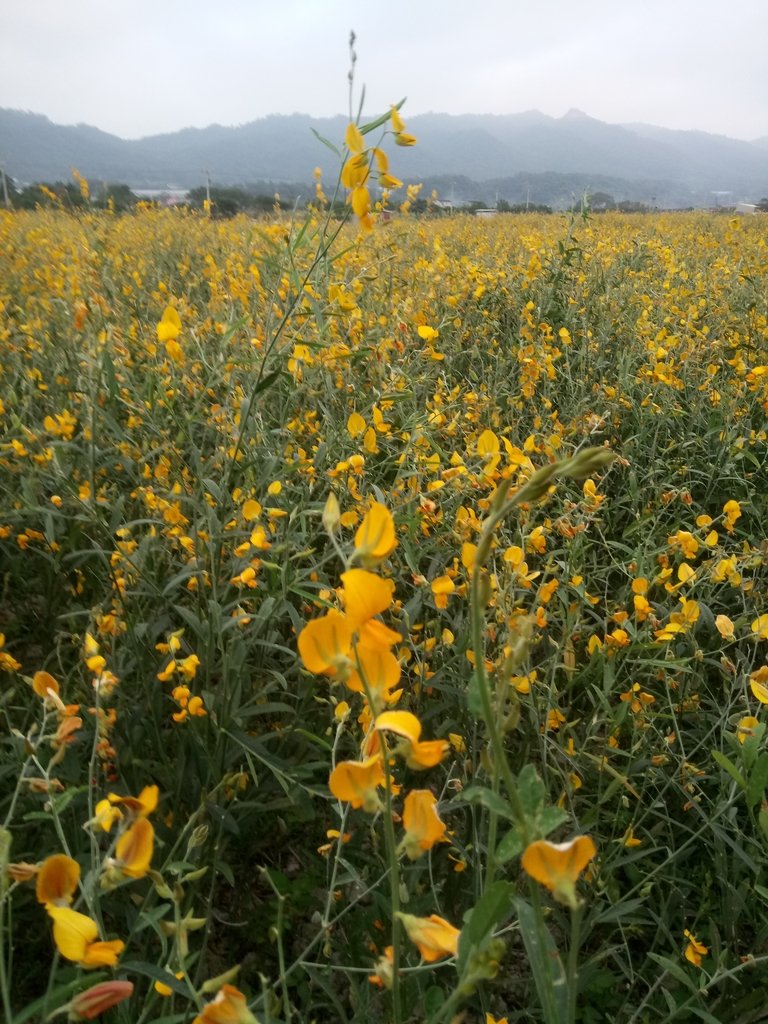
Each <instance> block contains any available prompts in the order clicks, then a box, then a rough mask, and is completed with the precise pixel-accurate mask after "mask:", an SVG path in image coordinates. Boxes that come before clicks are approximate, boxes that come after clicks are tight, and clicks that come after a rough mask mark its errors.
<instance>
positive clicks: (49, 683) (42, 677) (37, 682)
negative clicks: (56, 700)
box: [32, 672, 59, 699]
mask: <svg viewBox="0 0 768 1024" xmlns="http://www.w3.org/2000/svg"><path fill="white" fill-rule="evenodd" d="M32 689H33V690H34V691H35V693H36V694H37V696H38V697H42V698H43V699H45V698H46V697H47V696H48V695H49V694H48V691H49V690H50V691H51V692H52V693H54V694H58V692H59V684H58V683H57V682H56V680H55V679H54V678H53V676H52V675H51V674H50V672H35V674H34V675H33V676H32Z"/></svg>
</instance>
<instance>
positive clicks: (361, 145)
mask: <svg viewBox="0 0 768 1024" xmlns="http://www.w3.org/2000/svg"><path fill="white" fill-rule="evenodd" d="M344 143H345V145H346V147H347V149H348V150H350V152H352V153H362V152H363V150H364V149H365V139H364V138H363V135H362V133H361V131H360V129H359V128H358V127H357V125H356V124H353V122H351V121H350V123H349V124H348V125H347V130H346V132H345V133H344Z"/></svg>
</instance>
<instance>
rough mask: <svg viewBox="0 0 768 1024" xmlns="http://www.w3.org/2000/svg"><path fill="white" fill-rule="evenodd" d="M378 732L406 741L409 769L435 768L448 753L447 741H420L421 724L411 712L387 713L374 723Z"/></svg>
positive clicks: (406, 758)
mask: <svg viewBox="0 0 768 1024" xmlns="http://www.w3.org/2000/svg"><path fill="white" fill-rule="evenodd" d="M374 728H375V729H376V730H377V731H378V732H393V733H395V735H396V736H401V737H402V738H403V739H404V740H405V744H404V747H405V750H404V754H405V762H406V764H407V765H408V767H409V768H417V769H418V768H434V766H435V765H436V764H440V762H441V761H442V760H443V758H444V757H445V755H446V754H447V753H448V744H447V743H446V741H445V740H429V741H424V742H422V741H420V740H419V736H421V722H420V721H419V720H418V718H417V717H416V715H413V714H411V712H410V711H385V712H383V713H382V714H381V715H379V716H378V718H377V719H376V721H375V723H374Z"/></svg>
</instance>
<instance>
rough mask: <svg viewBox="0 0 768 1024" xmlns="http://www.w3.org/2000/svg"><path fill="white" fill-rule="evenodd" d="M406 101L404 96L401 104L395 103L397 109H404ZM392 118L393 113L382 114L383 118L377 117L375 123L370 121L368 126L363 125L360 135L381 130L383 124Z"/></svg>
mask: <svg viewBox="0 0 768 1024" xmlns="http://www.w3.org/2000/svg"><path fill="white" fill-rule="evenodd" d="M405 100H406V97H405V96H403V98H402V99H401V100H400V102H399V103H395V108H396V109H397V110H399V109H400V107H402V105H403V104H404V103H405ZM391 116H392V113H391V111H389V110H388V111H387V112H386V114H382V115H381V117H377V118H376V120H375V121H369V122H368V124H361V125H360V134H361V135H367V134H368V133H369V132H373V131H376V129H377V128H381V126H382V125H383V124H386V123H387V121H388V120H389V119H390V117H391Z"/></svg>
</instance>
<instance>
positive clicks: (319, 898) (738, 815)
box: [0, 126, 768, 1024]
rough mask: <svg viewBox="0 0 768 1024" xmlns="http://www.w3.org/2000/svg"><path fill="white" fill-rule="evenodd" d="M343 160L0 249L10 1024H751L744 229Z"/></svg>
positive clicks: (767, 539)
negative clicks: (430, 208) (206, 211)
mask: <svg viewBox="0 0 768 1024" xmlns="http://www.w3.org/2000/svg"><path fill="white" fill-rule="evenodd" d="M399 130H400V132H401V133H403V137H404V138H405V140H406V142H407V140H408V139H409V138H410V137H408V136H407V135H405V134H404V126H402V127H400V129H399ZM358 134H359V133H358ZM347 142H348V149H349V150H350V152H351V153H352V154H353V156H352V159H351V160H350V162H349V163H348V164H347V165H346V167H345V170H344V172H343V173H344V174H346V180H344V184H345V185H346V186H347V187H348V188H349V189H350V190H351V191H352V195H353V197H354V198H353V202H352V208H353V210H354V213H355V215H356V223H355V224H354V225H353V224H352V223H351V222H350V223H343V222H339V221H336V220H334V219H333V218H332V217H331V216H330V214H329V213H328V212H327V207H326V206H325V205H324V200H323V195H322V190H321V188H319V189H318V196H319V198H318V200H317V202H316V204H315V206H314V208H312V209H310V211H309V213H308V214H307V215H306V218H305V219H303V218H304V215H303V214H297V215H296V216H295V217H294V218H293V219H290V218H288V217H286V216H284V215H280V214H276V215H275V217H274V218H272V219H270V220H265V221H254V220H251V219H247V218H244V217H240V218H235V219H232V220H227V221H223V220H216V219H212V218H210V217H208V216H205V215H197V214H193V213H187V212H184V211H161V210H157V209H151V208H141V209H139V210H138V212H136V213H134V214H130V215H126V216H115V215H112V214H110V213H109V212H105V213H101V214H100V213H83V214H78V215H73V214H70V213H68V212H66V211H64V210H61V209H49V210H42V209H41V210H38V211H36V212H34V213H13V214H11V213H8V214H5V213H3V214H1V215H0V260H1V261H2V274H0V704H1V707H2V719H3V724H4V728H3V730H2V734H0V780H1V781H2V784H1V785H0V862H1V863H0V988H1V989H2V993H1V995H2V1003H3V1010H2V1016H3V1017H4V1019H7V1020H8V1021H9V1022H13V1024H35V1022H37V1021H45V1020H47V1019H48V1018H49V1016H50V1015H51V1014H53V1013H54V1011H56V1010H59V1009H62V1008H64V1009H63V1012H64V1013H68V1014H69V1016H70V1019H93V1018H94V1017H95V1016H98V1015H99V1014H101V1013H104V1014H105V1019H109V1020H113V1021H116V1022H125V1024H127V1022H129V1021H130V1022H132V1024H150V1022H158V1024H159V1022H163V1024H175V1022H179V1024H181V1022H191V1021H193V1020H195V1021H198V1022H203V1024H229V1022H236V1024H249V1022H252V1021H253V1020H254V1019H256V1020H258V1021H260V1022H264V1024H266V1022H268V1021H269V1022H273V1024H276V1022H285V1024H290V1022H293V1024H299V1022H305V1021H306V1022H310V1021H317V1022H326V1021H334V1022H336V1021H342V1022H353V1021H354V1022H357V1021H364V1020H365V1021H369V1022H389V1021H395V1022H397V1024H400V1022H403V1024H404V1022H411V1021H413V1022H416V1021H419V1022H427V1021H428V1022H430V1024H439V1022H448V1021H453V1020H457V1021H459V1020H462V1021H466V1022H468V1024H472V1022H481V1024H498V1022H500V1021H502V1020H504V1019H505V1018H506V1020H507V1021H509V1022H512V1021H539V1020H542V1021H546V1022H547V1024H554V1022H561V1021H563V1022H569V1021H571V1022H575V1021H583V1022H585V1024H593V1022H594V1024H596V1022H599V1021H603V1020H609V1019H610V1020H612V1021H617V1022H624V1024H645V1022H655V1021H659V1022H662V1021H663V1022H666V1021H679V1022H687V1021H693V1020H696V1021H710V1022H722V1021H728V1022H737V1021H738V1022H748V1021H759V1020H766V1019H768V1017H766V1011H765V1005H766V1000H767V998H768V872H767V871H766V863H767V862H768V857H767V856H766V854H767V853H768V798H767V796H766V789H768V749H767V748H766V738H765V719H766V709H765V707H764V705H766V704H768V533H767V532H766V523H768V230H767V225H766V219H765V218H764V217H757V216H756V217H751V218H744V219H741V220H738V219H729V218H728V217H727V216H722V215H720V216H715V215H709V214H704V213H689V214H682V213H680V214H656V215H649V216H642V217H636V216H635V217H633V216H631V215H626V216H621V215H603V216H595V217H587V216H585V217H569V216H566V215H551V216H539V215H536V216H533V215H531V216H528V215H520V216H511V215H510V216H502V215H500V216H497V217H495V218H493V219H489V220H477V219H474V218H471V217H466V216H454V217H449V218H448V217H446V218H440V217H425V218H419V217H414V216H412V215H408V212H407V209H406V211H405V212H404V213H402V214H399V213H398V214H396V215H393V216H392V218H391V219H390V220H389V221H387V222H384V221H383V220H380V219H378V218H376V216H375V210H371V203H370V197H369V196H368V194H367V189H366V188H365V186H364V180H363V182H362V183H361V181H360V180H358V178H357V177H356V170H355V166H356V165H355V164H354V161H355V160H358V161H359V165H360V166H362V165H366V166H367V159H368V157H367V156H366V151H365V150H364V141H363V139H362V137H360V139H358V138H357V137H356V136H355V137H354V138H348V140H347ZM377 152H378V151H377ZM361 154H362V155H361ZM376 159H377V161H379V172H380V174H382V175H386V178H387V182H388V183H389V184H391V185H392V187H394V186H395V185H396V184H397V182H396V179H392V178H391V177H390V176H389V171H388V166H387V164H386V159H385V158H384V157H383V155H382V157H381V159H379V157H378V156H377V157H376ZM363 192H364V193H365V195H362V194H361V193H363ZM406 206H407V202H406ZM374 220H375V221H376V222H375V223H374ZM360 227H362V228H364V229H365V230H364V231H363V232H362V233H359V232H358V229H359V228H360ZM371 229H372V230H371Z"/></svg>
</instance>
